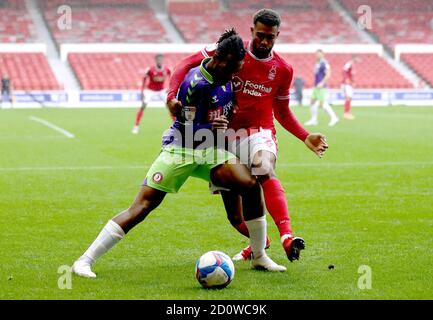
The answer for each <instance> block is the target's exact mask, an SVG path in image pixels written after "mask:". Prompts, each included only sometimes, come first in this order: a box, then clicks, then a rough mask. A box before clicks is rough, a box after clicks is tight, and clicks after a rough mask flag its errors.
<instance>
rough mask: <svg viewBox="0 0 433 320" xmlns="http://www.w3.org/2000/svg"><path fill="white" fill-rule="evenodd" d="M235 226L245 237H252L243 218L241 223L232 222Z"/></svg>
mask: <svg viewBox="0 0 433 320" xmlns="http://www.w3.org/2000/svg"><path fill="white" fill-rule="evenodd" d="M232 226H233V227H235V228H236V230H238V231H239V233H240V234H242V235H244V236H245V237H247V238H249V237H250V232H249V231H248V228H247V225H246V224H245V220H242V222H241V223H239V224H236V225H235V224H232Z"/></svg>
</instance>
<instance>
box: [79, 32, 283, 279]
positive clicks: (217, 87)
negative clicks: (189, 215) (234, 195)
mask: <svg viewBox="0 0 433 320" xmlns="http://www.w3.org/2000/svg"><path fill="white" fill-rule="evenodd" d="M245 53H246V51H245V49H244V45H243V42H242V39H241V38H240V37H239V36H238V35H237V33H236V32H235V31H234V30H231V31H227V32H225V33H224V34H223V35H222V36H221V37H220V39H219V41H218V47H217V49H216V52H215V54H214V56H213V57H212V58H205V59H203V61H202V62H201V64H200V67H197V68H194V69H193V70H191V72H189V73H188V75H187V76H186V78H185V79H184V80H183V82H182V84H181V87H180V90H179V93H178V95H177V97H178V99H179V100H180V101H182V103H183V104H184V107H183V108H182V110H181V112H180V113H178V114H177V116H178V117H177V118H176V121H175V122H174V123H173V125H172V126H171V128H170V129H169V130H167V131H166V132H165V133H164V136H163V147H162V150H161V152H160V154H159V156H158V158H157V159H156V160H155V161H154V163H153V164H152V166H151V167H150V169H149V171H148V173H147V175H146V179H145V180H144V183H143V185H142V187H141V189H140V192H139V193H138V195H137V197H136V199H135V201H134V202H133V204H132V205H131V207H130V208H129V209H127V210H125V211H123V212H121V213H120V214H118V215H117V216H115V217H114V218H113V219H112V220H110V221H109V222H108V223H107V224H106V226H105V227H104V228H103V230H102V231H101V232H100V234H99V235H98V236H97V238H96V239H95V241H94V242H93V243H92V244H91V245H90V247H89V248H88V249H87V250H86V252H85V253H84V254H83V255H82V256H81V257H80V258H79V259H78V260H77V261H76V262H75V263H74V265H73V267H72V271H73V272H74V273H76V274H77V275H79V276H83V277H89V278H95V277H96V274H95V273H94V272H93V271H92V270H91V266H92V264H93V263H95V262H96V260H97V259H98V258H99V257H100V256H101V255H103V254H104V253H105V252H107V251H108V250H109V249H110V248H112V247H113V246H114V245H115V244H116V243H118V242H119V241H120V240H121V239H122V238H123V237H124V236H125V234H126V233H127V232H128V231H129V230H131V229H132V228H133V227H135V226H136V225H137V224H139V223H140V222H141V221H143V220H144V218H146V216H147V215H148V214H149V213H150V212H151V211H152V210H154V209H156V208H157V207H158V206H159V205H160V204H161V202H162V201H163V199H164V198H165V196H166V194H167V193H177V192H178V190H179V189H180V188H181V187H182V185H183V184H184V183H185V181H186V180H187V179H188V177H190V176H195V177H199V178H202V179H204V180H206V181H212V183H214V184H216V185H218V186H221V187H224V188H229V189H233V190H236V191H237V192H239V193H240V194H241V195H242V200H243V202H244V205H245V207H246V211H247V212H246V213H247V214H248V215H247V214H246V215H245V218H246V220H247V221H246V224H247V226H248V230H249V233H250V235H251V236H250V243H251V246H252V247H253V253H254V259H253V261H252V266H253V267H254V268H257V269H265V270H268V271H276V272H278V271H285V270H286V268H285V267H284V266H280V265H277V264H276V263H275V262H273V261H272V260H271V259H270V258H269V257H268V256H267V254H266V253H265V243H266V217H265V212H264V204H263V200H262V194H261V187H260V184H259V183H258V181H257V179H256V178H255V177H253V176H252V175H251V173H250V171H249V170H248V168H247V167H246V166H245V165H243V164H241V163H240V162H239V160H238V159H237V158H236V156H235V155H233V154H232V153H230V152H228V151H226V150H225V149H224V148H220V147H218V146H217V145H215V139H216V137H215V136H216V135H217V134H219V133H224V130H225V129H227V124H228V122H229V121H228V119H229V118H230V115H231V113H232V112H233V109H234V103H233V96H234V94H233V87H232V83H231V82H230V80H231V78H232V76H233V73H234V72H236V71H238V70H239V69H240V68H241V67H242V62H243V59H244V57H245ZM203 130H205V131H206V132H207V133H210V134H211V135H212V137H213V139H210V140H211V141H209V140H208V139H207V137H202V138H203V139H204V141H202V140H200V141H197V139H195V138H196V137H195V135H193V134H191V136H189V134H188V132H191V133H196V132H198V131H202V132H203ZM219 130H223V131H222V132H221V131H219ZM223 141H224V140H223ZM179 219H181V217H179ZM263 221H264V222H265V223H263Z"/></svg>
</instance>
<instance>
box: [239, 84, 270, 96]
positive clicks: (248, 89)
mask: <svg viewBox="0 0 433 320" xmlns="http://www.w3.org/2000/svg"><path fill="white" fill-rule="evenodd" d="M242 92H243V93H246V94H249V95H250V96H254V97H262V96H263V94H264V93H271V92H272V87H266V86H264V85H263V84H257V83H254V82H252V81H250V80H247V81H246V82H245V86H244V88H243V90H242Z"/></svg>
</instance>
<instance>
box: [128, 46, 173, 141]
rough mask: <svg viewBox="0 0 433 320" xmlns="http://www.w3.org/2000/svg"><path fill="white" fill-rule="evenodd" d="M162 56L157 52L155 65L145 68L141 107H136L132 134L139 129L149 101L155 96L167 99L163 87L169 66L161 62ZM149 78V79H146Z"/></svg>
mask: <svg viewBox="0 0 433 320" xmlns="http://www.w3.org/2000/svg"><path fill="white" fill-rule="evenodd" d="M163 61H164V56H163V55H162V54H157V55H156V56H155V65H154V66H153V67H151V68H148V69H146V71H145V73H144V77H143V81H142V83H141V88H140V92H141V107H140V109H138V111H137V114H136V116H135V125H134V127H133V128H132V133H133V134H138V132H139V130H140V122H141V118H142V117H143V113H144V109H145V108H146V106H147V105H148V104H149V102H150V101H152V99H153V98H154V97H155V96H156V97H159V99H160V100H162V101H165V100H166V99H167V91H166V90H165V88H164V84H165V81H166V79H168V78H169V77H170V75H171V70H170V68H169V67H167V66H165V65H164V64H163ZM148 80H149V81H148Z"/></svg>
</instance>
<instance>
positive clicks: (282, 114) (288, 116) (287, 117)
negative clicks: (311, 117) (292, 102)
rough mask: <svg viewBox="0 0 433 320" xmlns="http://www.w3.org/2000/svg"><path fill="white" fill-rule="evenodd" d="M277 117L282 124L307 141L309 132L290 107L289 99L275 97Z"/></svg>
mask: <svg viewBox="0 0 433 320" xmlns="http://www.w3.org/2000/svg"><path fill="white" fill-rule="evenodd" d="M273 109H274V115H275V119H277V121H278V122H279V123H280V124H281V126H282V127H283V128H284V129H286V130H287V131H289V132H290V133H291V134H293V135H294V136H295V137H297V138H298V139H299V140H301V141H305V139H306V138H307V136H308V135H309V132H308V131H307V130H305V129H304V127H302V125H301V124H300V122H299V121H298V119H296V117H295V115H294V114H293V113H292V111H291V110H290V107H289V100H278V99H275V100H274V103H273Z"/></svg>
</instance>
